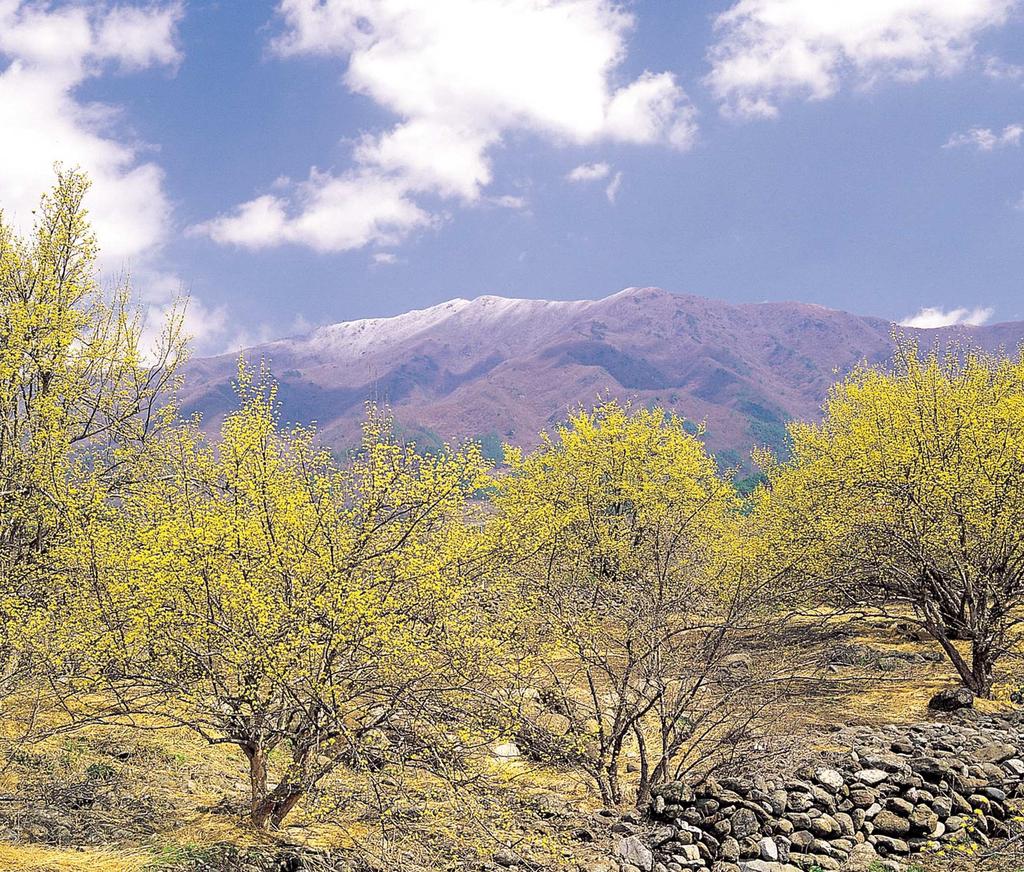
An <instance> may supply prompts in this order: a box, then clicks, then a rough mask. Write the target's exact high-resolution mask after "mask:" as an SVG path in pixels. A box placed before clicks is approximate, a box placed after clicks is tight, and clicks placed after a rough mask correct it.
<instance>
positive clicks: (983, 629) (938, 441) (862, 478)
mask: <svg viewBox="0 0 1024 872" xmlns="http://www.w3.org/2000/svg"><path fill="white" fill-rule="evenodd" d="M789 432H790V436H791V439H792V446H793V451H792V458H791V459H790V460H789V461H787V462H785V463H777V462H774V461H772V460H771V458H766V459H765V466H766V471H767V474H768V479H769V488H768V489H767V490H766V491H764V492H762V493H761V494H760V495H759V497H758V498H759V499H760V500H761V501H762V511H764V512H767V513H771V514H772V515H774V517H775V519H776V521H775V523H776V526H777V527H779V528H784V529H785V530H786V537H787V540H788V543H789V546H788V547H789V548H790V549H791V550H792V552H793V553H794V554H798V555H799V559H798V560H796V561H795V563H794V566H795V567H796V568H797V570H798V571H799V572H800V573H802V574H806V575H811V576H813V577H816V578H818V579H820V580H824V581H826V582H829V583H830V589H831V590H832V591H833V592H834V593H838V594H840V595H841V596H843V597H846V598H847V599H850V600H852V601H854V602H857V603H868V604H872V605H876V606H880V607H882V608H894V609H895V610H896V611H897V612H898V613H899V614H901V615H905V614H909V615H910V616H912V617H913V618H914V619H916V620H917V621H918V622H919V623H920V624H921V626H922V627H924V628H925V629H926V630H927V631H928V632H929V633H930V634H931V635H932V636H933V637H934V638H935V639H936V640H937V641H938V642H939V643H940V645H941V646H942V648H943V650H944V651H945V652H946V654H947V656H948V657H949V659H950V660H951V662H952V663H953V665H954V666H955V667H956V669H957V671H958V673H959V674H960V676H961V678H962V679H963V681H964V683H965V684H966V685H967V686H968V687H969V688H970V689H971V690H973V691H974V692H975V693H978V694H981V695H983V696H987V695H988V694H989V693H990V692H991V689H992V681H993V670H994V667H995V664H996V662H997V660H998V658H999V657H1000V656H1002V655H1003V654H1005V653H1006V652H1008V651H1009V650H1011V649H1012V648H1013V647H1014V646H1015V645H1016V644H1017V643H1018V642H1019V640H1020V629H1021V620H1022V618H1024V357H1016V358H1010V357H1006V356H988V355H985V354H982V353H979V352H976V351H971V350H953V351H951V352H950V353H948V354H945V355H940V354H939V353H937V352H933V353H930V354H921V353H920V352H919V351H918V349H917V348H916V346H914V345H911V344H908V343H903V344H902V345H901V347H900V350H899V353H898V355H897V357H896V359H895V362H894V366H893V368H892V369H891V370H889V371H883V370H881V369H871V368H862V369H859V370H857V371H856V372H854V373H853V374H852V375H851V376H850V377H849V378H847V379H846V380H845V381H843V382H841V383H840V384H838V385H836V386H835V387H834V389H833V391H832V393H831V395H830V396H829V399H828V402H827V404H826V406H825V418H824V421H823V422H822V423H820V424H805V423H796V424H792V425H791V426H790V428H789ZM957 640H968V641H969V645H970V653H969V654H967V655H965V654H964V653H963V652H962V651H961V650H960V648H958V646H957V645H956V642H957Z"/></svg>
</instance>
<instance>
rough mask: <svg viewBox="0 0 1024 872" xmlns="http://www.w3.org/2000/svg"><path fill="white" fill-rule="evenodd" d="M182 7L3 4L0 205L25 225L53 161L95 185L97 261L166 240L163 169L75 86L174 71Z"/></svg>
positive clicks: (111, 112)
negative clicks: (113, 73) (123, 73)
mask: <svg viewBox="0 0 1024 872" xmlns="http://www.w3.org/2000/svg"><path fill="white" fill-rule="evenodd" d="M181 14H182V10H181V6H180V5H179V4H178V3H171V4H168V5H163V6H146V7H142V8H136V7H128V6H125V7H115V8H113V9H110V8H108V6H107V5H106V4H105V3H104V4H100V3H86V4H75V5H71V6H65V7H59V8H52V9H51V8H50V6H49V5H48V4H47V5H43V4H36V3H25V2H21V0H0V59H5V60H6V61H7V66H6V69H4V70H3V71H2V72H0V130H2V131H3V135H2V136H0V203H2V204H3V206H4V208H5V211H6V213H7V214H8V216H9V218H11V219H12V220H14V221H15V222H16V223H17V224H18V225H19V226H21V227H22V228H23V229H24V228H25V227H26V226H27V225H28V224H30V223H31V215H32V210H33V209H34V208H35V206H36V204H37V203H38V199H39V195H40V193H42V192H43V191H44V190H47V189H49V188H50V187H51V186H52V184H53V165H54V163H55V162H58V161H59V162H63V163H64V164H65V165H66V166H75V165H78V166H80V167H81V168H82V169H84V170H86V171H87V172H88V173H89V175H90V177H91V178H92V181H93V189H92V192H91V193H90V196H89V204H88V205H89V211H90V217H91V219H92V222H93V225H94V227H95V229H96V233H97V235H98V237H99V240H100V244H101V247H102V255H103V263H104V264H105V265H106V267H107V268H109V269H118V268H120V267H121V266H122V265H123V264H124V262H125V261H126V260H128V259H134V258H138V257H142V256H146V255H148V254H149V253H150V252H151V251H152V250H153V249H154V248H156V247H158V246H159V245H160V243H161V242H162V241H163V240H164V238H165V237H166V234H167V230H168V224H169V218H170V205H169V203H168V200H167V197H166V195H165V193H164V190H163V172H162V171H161V169H160V168H159V167H158V166H157V165H156V164H154V163H147V162H143V161H140V160H139V152H140V148H139V146H138V145H137V144H136V143H134V142H133V141H132V140H131V139H126V138H125V137H124V136H123V135H122V136H120V137H119V136H118V132H119V131H118V127H119V125H118V123H117V122H118V121H119V120H120V118H119V113H118V111H117V109H116V108H113V107H110V106H102V105H98V104H95V103H86V102H83V101H81V100H80V99H79V98H78V97H77V95H76V89H77V88H78V87H79V86H80V85H82V84H83V83H84V82H85V81H86V80H88V79H90V78H93V77H96V76H99V75H102V74H103V73H104V72H105V71H106V70H107V69H108V68H110V67H111V66H113V67H114V68H119V69H123V70H137V69H142V68H144V67H150V66H172V67H173V66H175V65H176V64H178V63H179V61H180V59H181V55H180V52H179V50H178V48H177V46H176V45H175V43H174V30H175V26H176V24H177V22H178V20H179V19H180V17H181Z"/></svg>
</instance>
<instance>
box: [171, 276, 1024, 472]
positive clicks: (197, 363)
mask: <svg viewBox="0 0 1024 872" xmlns="http://www.w3.org/2000/svg"><path fill="white" fill-rule="evenodd" d="M891 332H892V324H891V323H890V322H888V321H885V320H883V319H880V318H871V317H862V316H858V315H853V314H850V313H847V312H841V311H837V310H833V309H827V308H824V307H821V306H817V305H809V304H804V303H795V302H791V303H750V304H747V303H745V304H730V303H725V302H722V301H718V300H710V299H705V298H702V297H697V296H690V295H677V294H671V293H669V292H667V291H664V290H661V289H658V288H626V289H625V290H623V291H620V292H619V293H617V294H613V295H612V296H610V297H606V298H604V299H599V300H572V301H565V300H531V299H509V298H504V297H496V296H482V297H476V298H475V299H472V300H467V299H462V298H458V299H454V300H448V301H447V302H444V303H440V304H438V305H436V306H431V307H429V308H426V309H419V310H415V311H412V312H407V313H405V314H402V315H397V316H394V317H390V318H367V319H362V320H359V321H348V322H342V323H340V324H333V325H330V326H326V327H320V328H318V329H316V330H313V331H312V332H311V333H309V334H307V335H306V336H302V337H297V338H294V339H285V340H279V341H277V342H271V343H267V344H264V345H260V346H257V347H255V348H252V349H248V350H247V351H246V352H245V354H246V356H247V357H248V358H250V359H251V360H259V359H260V358H263V359H266V360H268V361H269V362H270V365H271V369H272V371H273V372H274V374H275V375H276V377H277V378H278V380H279V382H280V392H279V396H280V399H281V402H282V410H283V417H284V419H285V420H286V421H292V422H301V423H308V422H311V421H315V422H317V424H318V426H319V428H320V431H321V433H322V436H323V438H324V439H325V440H326V441H327V442H329V443H331V444H333V445H336V446H337V447H338V448H346V447H348V446H350V445H352V444H353V443H354V440H355V439H356V438H357V435H358V432H359V422H360V420H361V417H362V415H363V405H364V401H365V400H367V399H374V400H376V401H378V402H383V403H386V404H387V405H388V406H390V408H391V410H392V412H393V414H394V417H395V420H396V422H397V424H398V425H399V426H400V427H401V428H402V429H403V432H405V433H406V434H407V435H409V436H411V437H413V438H416V439H417V440H418V441H421V442H428V443H435V442H440V441H442V440H459V439H463V438H478V439H483V440H486V441H487V443H488V444H491V445H495V446H496V445H497V444H499V443H500V442H501V441H508V442H514V443H518V444H522V445H531V444H533V443H534V442H535V441H536V439H537V434H538V433H539V432H540V431H541V430H543V429H545V428H549V427H550V426H552V424H554V423H557V422H558V421H561V420H564V418H565V417H566V415H567V414H568V412H569V410H570V409H572V408H576V407H579V406H580V405H584V406H587V405H592V404H593V403H594V402H595V401H596V400H597V399H598V398H599V397H618V398H620V399H623V400H627V399H628V400H632V401H634V402H637V403H641V404H645V405H653V404H657V405H661V406H662V407H664V408H667V409H670V410H672V411H674V412H676V413H678V414H681V415H683V416H684V417H686V418H689V419H691V420H694V421H702V422H706V424H707V437H706V438H707V441H708V444H709V445H710V446H711V447H712V448H713V449H714V450H716V451H717V452H719V455H720V458H721V459H724V460H726V461H728V462H730V463H743V462H744V458H746V457H747V456H748V455H749V451H750V449H751V448H752V447H753V446H755V445H757V444H763V443H769V444H779V443H780V442H781V441H782V439H783V437H784V425H785V422H786V421H787V420H788V419H790V418H794V417H797V418H813V417H815V416H816V415H817V414H818V412H819V410H820V406H821V403H822V402H823V400H824V398H825V396H826V395H827V392H828V388H829V386H830V385H831V384H832V382H833V381H834V380H835V378H836V374H837V373H839V374H842V373H844V372H847V371H849V370H850V369H851V368H852V367H853V366H855V365H857V364H858V363H861V362H863V361H867V362H869V363H876V362H880V361H884V360H886V359H887V358H888V357H890V356H891V354H892V337H891ZM904 332H906V333H908V334H910V335H914V336H917V337H918V338H920V339H921V341H922V342H924V343H926V344H928V343H930V342H934V341H939V342H944V341H946V340H948V339H950V338H954V337H956V338H959V339H961V340H964V341H967V342H970V343H973V344H976V345H980V346H982V347H984V348H988V349H996V348H999V347H1003V348H1007V349H1013V348H1016V347H1017V346H1018V344H1019V343H1020V342H1021V340H1022V339H1024V323H1008V324H996V325H991V326H986V327H958V328H947V329H944V330H911V329H905V330H904ZM235 365H236V355H234V354H230V355H224V356H222V357H216V358H206V359H197V360H194V361H192V362H190V364H189V365H188V367H187V370H186V381H185V387H184V390H183V392H182V397H181V399H182V405H183V407H184V408H185V410H186V411H200V412H202V413H203V414H204V416H205V418H206V421H207V425H208V426H209V427H210V428H215V427H216V425H217V421H218V420H219V418H220V417H221V416H222V415H224V414H225V413H226V412H227V411H228V410H230V409H231V408H233V407H234V405H235V398H234V397H233V395H232V392H231V390H230V384H231V379H232V377H233V375H234V373H235Z"/></svg>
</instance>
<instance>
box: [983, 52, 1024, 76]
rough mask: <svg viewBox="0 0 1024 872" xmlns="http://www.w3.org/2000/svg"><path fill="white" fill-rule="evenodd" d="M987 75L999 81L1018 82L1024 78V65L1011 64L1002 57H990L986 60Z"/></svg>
mask: <svg viewBox="0 0 1024 872" xmlns="http://www.w3.org/2000/svg"><path fill="white" fill-rule="evenodd" d="M985 75H986V76H988V77H989V78H990V79H996V80H997V81H1010V82H1016V81H1019V80H1020V79H1024V66H1021V65H1020V64H1011V63H1009V62H1007V61H1004V60H1003V59H1002V58H1000V57H990V58H986V60H985Z"/></svg>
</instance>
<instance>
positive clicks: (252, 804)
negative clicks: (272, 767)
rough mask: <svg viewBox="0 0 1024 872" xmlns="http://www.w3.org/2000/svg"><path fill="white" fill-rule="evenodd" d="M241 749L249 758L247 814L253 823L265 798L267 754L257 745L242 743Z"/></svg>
mask: <svg viewBox="0 0 1024 872" xmlns="http://www.w3.org/2000/svg"><path fill="white" fill-rule="evenodd" d="M242 751H243V752H244V753H245V756H246V757H247V758H248V759H249V814H250V815H251V816H252V817H253V822H254V823H255V817H256V812H257V810H258V809H259V808H260V807H261V806H262V804H263V803H264V802H265V801H266V798H267V755H266V752H265V751H264V750H263V748H261V747H259V746H258V745H255V746H249V745H243V746H242ZM260 829H263V827H260Z"/></svg>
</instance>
